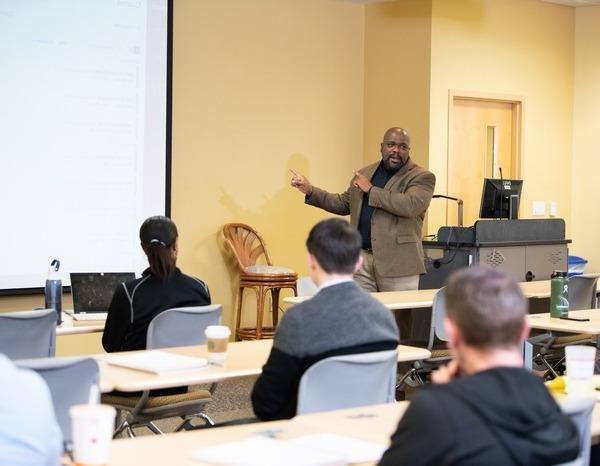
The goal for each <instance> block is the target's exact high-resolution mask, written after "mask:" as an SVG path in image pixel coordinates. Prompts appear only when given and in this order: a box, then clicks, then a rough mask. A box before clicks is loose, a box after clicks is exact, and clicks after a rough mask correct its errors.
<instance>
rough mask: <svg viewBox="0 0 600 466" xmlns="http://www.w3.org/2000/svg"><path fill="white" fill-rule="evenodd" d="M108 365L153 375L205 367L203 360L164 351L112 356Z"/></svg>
mask: <svg viewBox="0 0 600 466" xmlns="http://www.w3.org/2000/svg"><path fill="white" fill-rule="evenodd" d="M106 362H107V363H108V364H112V365H114V366H121V367H127V368H129V369H137V370H140V371H145V372H153V373H155V374H165V373H170V372H182V371H190V370H194V369H202V368H203V367H206V366H207V364H208V363H207V361H206V359H205V358H194V357H192V356H185V355H181V354H173V353H167V352H166V351H159V350H152V351H143V352H141V353H135V354H128V355H126V356H114V357H109V358H107V359H106Z"/></svg>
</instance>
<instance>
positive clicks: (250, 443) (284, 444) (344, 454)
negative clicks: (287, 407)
mask: <svg viewBox="0 0 600 466" xmlns="http://www.w3.org/2000/svg"><path fill="white" fill-rule="evenodd" d="M385 449H386V446H385V445H380V444H378V443H371V442H365V441H363V440H358V439H355V438H352V437H345V436H341V435H337V434H328V433H323V434H314V435H306V436H304V437H298V438H295V439H293V440H278V439H272V438H267V437H258V436H255V437H250V438H248V439H245V440H241V441H238V442H227V443H221V444H219V445H215V446H213V447H207V448H198V449H196V450H194V451H193V452H192V457H193V458H194V459H196V460H200V461H202V462H204V463H209V464H214V465H222V466H282V465H285V466H344V465H346V464H352V463H363V462H368V461H378V460H379V459H380V458H381V456H382V455H383V452H384V451H385Z"/></svg>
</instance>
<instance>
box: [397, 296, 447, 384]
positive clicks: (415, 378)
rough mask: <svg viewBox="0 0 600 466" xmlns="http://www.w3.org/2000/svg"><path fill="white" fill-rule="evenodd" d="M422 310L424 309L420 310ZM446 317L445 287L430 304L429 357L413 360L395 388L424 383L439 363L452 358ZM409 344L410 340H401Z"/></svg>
mask: <svg viewBox="0 0 600 466" xmlns="http://www.w3.org/2000/svg"><path fill="white" fill-rule="evenodd" d="M422 312H424V311H422ZM445 318H446V288H445V287H444V288H440V289H439V290H438V291H437V292H436V293H435V295H434V296H433V303H432V305H431V322H430V326H429V338H428V341H427V349H428V350H429V351H430V352H431V357H430V358H427V359H424V360H422V361H414V362H413V363H412V365H411V366H412V367H411V368H410V369H409V370H408V372H406V373H405V374H404V375H403V376H402V377H401V378H400V380H398V384H397V388H398V389H399V388H401V387H402V385H403V384H405V383H406V384H407V385H425V380H426V376H427V374H429V373H431V371H432V370H433V369H435V368H437V367H439V366H440V365H442V364H444V363H445V362H447V361H450V360H451V359H452V353H451V352H450V350H449V349H448V346H447V344H446V342H447V341H448V336H447V334H446V328H445V327H444V319H445ZM402 343H403V344H411V342H409V341H406V342H404V341H403V342H402Z"/></svg>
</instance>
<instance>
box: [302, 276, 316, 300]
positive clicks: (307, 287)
mask: <svg viewBox="0 0 600 466" xmlns="http://www.w3.org/2000/svg"><path fill="white" fill-rule="evenodd" d="M297 287H298V296H314V294H315V293H316V292H317V290H318V288H317V285H315V282H313V281H312V278H310V277H300V278H298V284H297Z"/></svg>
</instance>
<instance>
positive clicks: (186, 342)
mask: <svg viewBox="0 0 600 466" xmlns="http://www.w3.org/2000/svg"><path fill="white" fill-rule="evenodd" d="M222 313H223V307H222V306H221V305H220V304H213V305H210V306H192V307H181V308H174V309H169V310H166V311H164V312H161V313H160V314H158V315H157V316H156V317H154V319H152V321H151V322H150V325H149V326H148V333H147V340H146V349H148V350H150V349H158V348H168V347H175V346H191V345H202V344H204V343H205V342H206V337H205V335H204V330H205V329H206V327H208V326H209V325H219V324H220V322H221V314H222ZM215 388H216V383H214V384H212V386H211V387H210V389H209V390H192V391H188V392H187V393H181V394H174V395H152V393H151V391H150V390H145V391H144V392H143V393H142V394H141V396H140V397H139V398H138V397H134V396H122V395H115V394H111V393H107V394H105V395H102V403H105V404H110V405H112V406H114V407H115V408H116V409H117V419H120V417H121V416H120V414H121V413H125V418H124V420H123V421H122V422H121V423H120V424H119V425H118V426H117V428H116V430H115V433H114V435H113V438H114V437H117V436H118V435H119V434H121V432H123V431H125V432H126V433H127V435H129V437H132V438H133V437H135V433H134V431H133V429H134V428H137V427H147V428H148V429H150V430H151V431H152V432H154V433H155V434H162V433H163V432H162V431H161V430H160V429H159V428H158V427H157V426H156V424H154V422H153V421H155V420H158V419H165V418H168V417H180V418H181V419H182V422H181V423H180V424H179V426H177V428H176V429H175V432H178V431H180V430H184V429H185V430H189V429H193V428H195V426H194V425H193V424H192V420H193V419H195V418H201V419H202V420H203V421H204V422H205V423H206V424H207V425H209V426H213V425H214V422H213V420H212V419H211V418H210V417H209V416H208V415H207V414H206V413H204V411H203V410H204V407H205V405H206V404H207V403H208V402H209V401H211V397H212V394H213V393H214V390H215Z"/></svg>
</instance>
